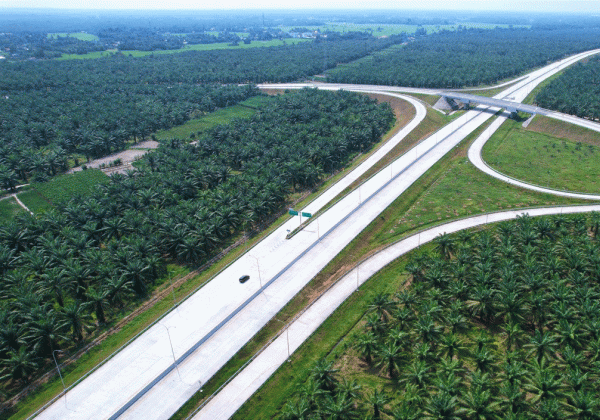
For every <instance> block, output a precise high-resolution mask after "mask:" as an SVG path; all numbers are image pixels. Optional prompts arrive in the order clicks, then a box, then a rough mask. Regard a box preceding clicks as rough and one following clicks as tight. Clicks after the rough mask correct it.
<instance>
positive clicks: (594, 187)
mask: <svg viewBox="0 0 600 420" xmlns="http://www.w3.org/2000/svg"><path fill="white" fill-rule="evenodd" d="M483 158H484V160H485V161H486V162H487V163H488V164H489V165H490V166H491V167H492V168H494V169H496V170H497V171H499V172H502V173H504V174H506V175H509V176H511V177H513V178H517V179H520V180H523V181H526V182H529V183H532V184H536V185H540V186H544V187H549V188H553V189H558V190H569V191H577V192H584V193H596V194H597V193H600V133H598V132H595V131H592V130H588V129H586V128H583V127H579V126H575V125H572V124H568V123H565V122H563V121H558V120H554V119H551V118H547V117H543V116H536V117H535V118H534V119H533V121H532V122H531V124H530V125H529V127H528V128H523V127H522V125H521V124H520V123H518V122H516V121H512V120H509V121H507V122H506V123H504V124H503V125H502V126H501V127H500V129H499V130H498V131H497V132H496V133H495V134H494V135H493V136H492V138H491V139H490V140H489V141H488V142H487V143H486V145H485V146H484V148H483Z"/></svg>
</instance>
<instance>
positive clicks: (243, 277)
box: [240, 274, 250, 283]
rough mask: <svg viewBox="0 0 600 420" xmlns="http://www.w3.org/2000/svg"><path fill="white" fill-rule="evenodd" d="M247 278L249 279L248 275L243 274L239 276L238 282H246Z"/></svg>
mask: <svg viewBox="0 0 600 420" xmlns="http://www.w3.org/2000/svg"><path fill="white" fill-rule="evenodd" d="M248 280H250V276H249V275H248V274H244V275H243V276H242V277H240V283H246V282H247V281H248Z"/></svg>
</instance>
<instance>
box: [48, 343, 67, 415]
mask: <svg viewBox="0 0 600 420" xmlns="http://www.w3.org/2000/svg"><path fill="white" fill-rule="evenodd" d="M56 352H59V353H62V350H54V351H53V352H52V358H53V359H54V364H55V365H56V370H57V371H58V376H60V381H61V382H62V386H63V393H64V394H65V405H67V387H66V386H65V381H64V379H63V377H62V373H60V368H59V367H58V362H57V361H56V356H55V353H56Z"/></svg>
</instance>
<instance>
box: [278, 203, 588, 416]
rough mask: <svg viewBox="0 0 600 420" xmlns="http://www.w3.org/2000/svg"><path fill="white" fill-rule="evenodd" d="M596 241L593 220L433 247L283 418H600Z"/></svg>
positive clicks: (499, 231)
mask: <svg viewBox="0 0 600 420" xmlns="http://www.w3.org/2000/svg"><path fill="white" fill-rule="evenodd" d="M599 235H600V214H598V213H593V214H592V215H591V216H589V217H586V216H585V215H578V216H574V217H565V216H562V215H559V216H554V217H549V218H536V219H533V218H530V217H526V216H523V217H521V218H519V219H518V220H516V221H510V222H504V223H501V224H500V225H499V226H498V227H497V228H496V229H494V230H487V231H483V232H480V233H477V234H474V235H472V234H470V233H467V232H463V233H461V234H460V235H458V236H457V237H454V238H452V237H450V236H449V235H446V234H444V235H441V236H439V237H438V238H437V240H436V241H435V247H436V252H435V253H432V254H427V253H423V254H422V255H419V256H416V257H415V258H413V259H412V260H411V261H410V262H409V263H408V264H407V265H406V271H407V272H408V273H407V274H408V279H407V282H406V284H405V285H403V286H402V287H401V289H400V290H398V291H397V292H396V293H394V294H393V295H391V294H378V295H376V296H375V298H374V299H373V300H372V301H371V303H370V305H369V307H368V312H367V313H366V314H365V317H364V320H363V321H361V322H360V323H359V324H358V325H360V327H359V328H358V330H357V331H356V332H355V334H354V335H353V336H352V338H350V339H349V341H348V343H347V344H348V345H349V346H347V348H348V350H346V351H345V352H344V353H342V354H340V355H339V357H340V359H339V361H338V362H337V363H336V365H339V366H343V368H344V369H343V371H340V372H338V371H337V369H335V367H334V366H335V365H334V362H333V361H328V360H322V361H320V362H319V363H318V364H317V365H316V366H315V367H314V368H313V370H312V372H311V374H310V379H309V380H308V381H307V382H306V383H305V384H303V386H302V387H300V389H298V391H297V396H296V398H295V400H294V401H291V402H289V403H288V404H287V405H286V406H285V408H284V409H283V410H282V412H281V414H280V416H279V419H281V420H291V419H301V418H314V419H330V418H344V419H354V418H373V419H383V418H386V419H387V418H394V419H409V420H414V419H488V420H493V419H515V420H517V419H571V418H572V419H595V418H597V417H598V413H599V412H600V399H599V398H598V395H599V394H598V392H599V390H600V389H599V384H598V379H599V378H600V306H599V304H598V297H599V296H600V254H599V253H598V250H599V249H600V247H599V239H600V236H599ZM340 347H342V346H340ZM342 348H343V347H342ZM359 360H360V361H359ZM346 372H350V373H349V375H347V374H346ZM353 378H357V379H356V380H353ZM374 384H377V385H374ZM369 416H371V417H369Z"/></svg>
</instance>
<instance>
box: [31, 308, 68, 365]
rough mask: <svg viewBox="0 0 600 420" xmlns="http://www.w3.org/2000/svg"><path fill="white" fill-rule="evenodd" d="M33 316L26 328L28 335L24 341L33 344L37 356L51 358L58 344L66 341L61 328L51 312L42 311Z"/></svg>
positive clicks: (54, 314)
mask: <svg viewBox="0 0 600 420" xmlns="http://www.w3.org/2000/svg"><path fill="white" fill-rule="evenodd" d="M33 316H34V318H33V320H32V322H31V323H30V324H29V326H28V333H29V334H28V335H27V336H26V337H25V339H26V340H28V341H30V342H31V343H32V344H33V349H34V350H35V351H36V352H37V354H39V355H41V356H44V357H51V356H52V352H53V351H54V349H58V348H59V346H58V342H59V341H61V340H66V339H67V338H66V337H65V336H64V334H63V328H62V327H61V326H60V324H59V322H58V319H57V317H56V313H55V312H54V311H53V310H49V311H48V312H46V311H43V310H42V311H40V313H39V314H34V315H33Z"/></svg>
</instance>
